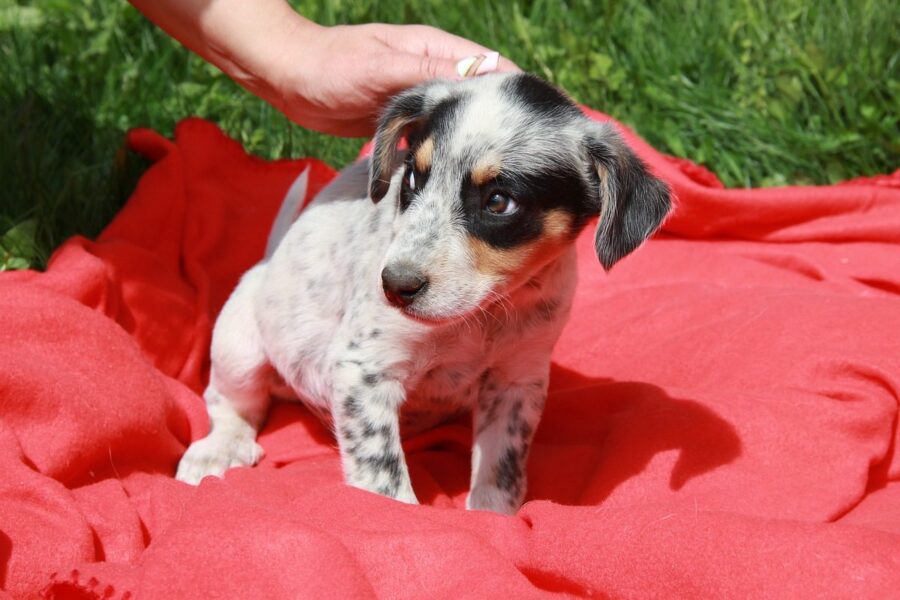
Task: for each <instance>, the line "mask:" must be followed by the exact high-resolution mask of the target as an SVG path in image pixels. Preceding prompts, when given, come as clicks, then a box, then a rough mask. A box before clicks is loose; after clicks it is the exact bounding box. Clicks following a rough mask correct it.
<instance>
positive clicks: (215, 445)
mask: <svg viewBox="0 0 900 600" xmlns="http://www.w3.org/2000/svg"><path fill="white" fill-rule="evenodd" d="M262 456H263V449H262V446H260V445H259V444H257V443H256V440H255V439H254V437H253V436H251V435H237V436H235V435H227V434H216V433H212V434H210V435H209V436H207V437H205V438H203V439H202V440H197V441H196V442H194V443H193V444H191V446H190V447H189V448H188V449H187V452H185V453H184V456H182V457H181V462H179V463H178V472H177V473H176V474H175V478H176V479H178V480H179V481H183V482H185V483H190V484H191V485H197V484H199V483H200V481H201V480H202V479H203V478H204V477H206V476H207V475H215V476H216V477H221V476H222V474H223V473H225V471H226V470H227V469H230V468H231V467H245V466H246V467H252V466H253V465H255V464H256V463H258V462H259V459H261V458H262Z"/></svg>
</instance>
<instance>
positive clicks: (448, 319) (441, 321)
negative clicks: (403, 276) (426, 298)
mask: <svg viewBox="0 0 900 600" xmlns="http://www.w3.org/2000/svg"><path fill="white" fill-rule="evenodd" d="M395 308H396V309H397V310H399V311H400V312H401V313H402V314H403V315H404V316H405V317H407V318H408V319H412V320H413V321H416V322H418V323H422V324H424V325H431V326H433V327H436V326H438V325H446V324H448V323H452V322H453V321H456V320H458V319H462V318H463V316H464V315H441V316H436V315H429V314H423V313H420V312H419V311H417V310H416V308H415V306H414V305H409V306H403V307H399V306H397V307H395Z"/></svg>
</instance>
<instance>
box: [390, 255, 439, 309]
mask: <svg viewBox="0 0 900 600" xmlns="http://www.w3.org/2000/svg"><path fill="white" fill-rule="evenodd" d="M381 284H382V286H383V287H384V295H385V296H387V299H388V301H389V302H390V303H391V304H393V305H394V306H401V307H402V306H409V305H410V304H412V302H413V300H415V299H416V296H418V295H419V294H420V293H422V290H424V289H425V286H427V285H428V279H427V278H426V277H425V275H423V274H422V272H421V271H419V270H418V269H416V268H415V267H413V266H411V265H408V264H404V263H399V264H396V265H388V266H386V267H385V268H384V270H383V271H382V272H381Z"/></svg>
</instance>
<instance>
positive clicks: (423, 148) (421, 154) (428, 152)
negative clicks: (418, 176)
mask: <svg viewBox="0 0 900 600" xmlns="http://www.w3.org/2000/svg"><path fill="white" fill-rule="evenodd" d="M433 157H434V138H433V137H429V138H427V139H426V140H425V141H424V142H422V143H421V144H419V147H418V148H417V149H416V154H415V161H416V169H418V170H419V171H420V172H421V171H427V170H428V169H430V168H431V161H432V159H433Z"/></svg>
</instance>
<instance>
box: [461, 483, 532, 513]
mask: <svg viewBox="0 0 900 600" xmlns="http://www.w3.org/2000/svg"><path fill="white" fill-rule="evenodd" d="M520 504H521V501H520V500H519V499H518V498H514V497H513V496H512V495H510V493H509V492H505V491H503V490H501V489H499V488H496V487H494V486H492V485H476V486H475V487H474V488H472V490H471V491H470V492H469V496H468V497H467V498H466V509H467V510H489V511H492V512H495V513H500V514H504V515H514V514H516V511H517V510H519V505H520Z"/></svg>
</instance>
